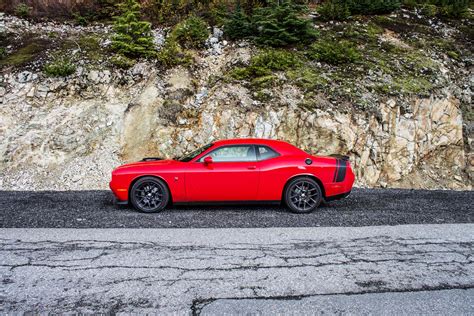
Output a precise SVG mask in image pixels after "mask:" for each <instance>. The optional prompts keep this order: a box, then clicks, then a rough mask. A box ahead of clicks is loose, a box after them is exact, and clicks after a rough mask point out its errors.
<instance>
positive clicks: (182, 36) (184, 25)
mask: <svg viewBox="0 0 474 316" xmlns="http://www.w3.org/2000/svg"><path fill="white" fill-rule="evenodd" d="M208 27H209V25H208V24H207V23H206V22H205V21H204V20H203V19H201V18H199V17H197V16H195V15H191V16H190V17H188V18H187V19H186V20H184V21H182V22H180V23H178V24H177V25H176V26H175V27H174V28H173V31H172V32H171V35H170V36H171V37H172V38H173V40H175V41H176V42H177V43H179V44H180V45H181V46H182V47H184V48H198V47H202V46H203V45H204V42H205V40H206V39H207V37H208V36H209V30H208Z"/></svg>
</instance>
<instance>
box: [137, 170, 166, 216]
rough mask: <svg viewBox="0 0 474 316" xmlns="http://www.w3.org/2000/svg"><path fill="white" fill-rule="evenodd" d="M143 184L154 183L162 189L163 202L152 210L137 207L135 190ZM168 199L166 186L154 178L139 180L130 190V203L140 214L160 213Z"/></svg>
mask: <svg viewBox="0 0 474 316" xmlns="http://www.w3.org/2000/svg"><path fill="white" fill-rule="evenodd" d="M143 182H155V183H156V184H158V185H159V186H161V187H162V189H163V201H162V202H161V203H160V205H159V206H157V207H156V208H154V209H152V210H144V209H142V208H140V206H139V205H138V203H137V201H136V198H135V190H136V189H137V188H138V187H139V186H140V185H141V184H142V183H143ZM169 197H170V193H169V190H168V186H167V185H166V184H165V183H164V182H163V180H161V179H158V178H155V177H143V178H140V179H138V180H137V181H136V182H135V183H134V184H133V186H132V188H131V189H130V203H131V204H132V205H133V207H134V208H135V209H136V210H137V211H139V212H142V213H157V212H160V211H162V210H164V209H165V207H166V206H167V205H168V202H169Z"/></svg>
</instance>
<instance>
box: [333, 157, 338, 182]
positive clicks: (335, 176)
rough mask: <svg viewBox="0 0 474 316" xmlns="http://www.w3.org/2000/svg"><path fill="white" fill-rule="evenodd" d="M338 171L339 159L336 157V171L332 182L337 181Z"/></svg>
mask: <svg viewBox="0 0 474 316" xmlns="http://www.w3.org/2000/svg"><path fill="white" fill-rule="evenodd" d="M338 171H339V159H336V171H334V179H332V182H336V179H337V172H338Z"/></svg>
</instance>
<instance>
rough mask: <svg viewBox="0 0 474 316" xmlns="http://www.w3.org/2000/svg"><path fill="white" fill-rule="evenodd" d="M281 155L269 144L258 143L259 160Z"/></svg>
mask: <svg viewBox="0 0 474 316" xmlns="http://www.w3.org/2000/svg"><path fill="white" fill-rule="evenodd" d="M278 156H280V154H279V153H277V152H276V151H275V150H273V149H272V148H270V147H268V146H262V145H257V159H258V160H259V161H262V160H267V159H271V158H275V157H278Z"/></svg>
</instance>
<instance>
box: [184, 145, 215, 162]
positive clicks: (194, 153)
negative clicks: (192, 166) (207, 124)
mask: <svg viewBox="0 0 474 316" xmlns="http://www.w3.org/2000/svg"><path fill="white" fill-rule="evenodd" d="M212 145H214V144H212V143H210V144H207V145H206V146H203V147H201V148H199V149H196V150H195V151H192V152H190V153H189V154H186V155H184V156H182V157H179V158H177V159H176V160H178V161H181V162H188V161H191V160H193V159H194V157H196V156H199V155H200V154H202V153H203V152H204V151H206V150H207V149H208V148H210V147H211V146H212Z"/></svg>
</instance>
